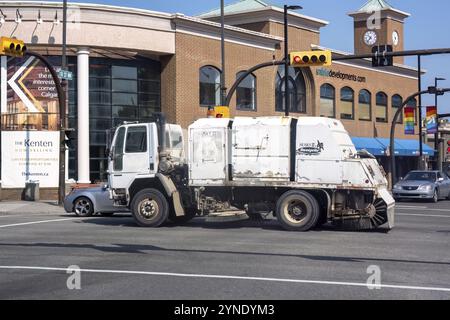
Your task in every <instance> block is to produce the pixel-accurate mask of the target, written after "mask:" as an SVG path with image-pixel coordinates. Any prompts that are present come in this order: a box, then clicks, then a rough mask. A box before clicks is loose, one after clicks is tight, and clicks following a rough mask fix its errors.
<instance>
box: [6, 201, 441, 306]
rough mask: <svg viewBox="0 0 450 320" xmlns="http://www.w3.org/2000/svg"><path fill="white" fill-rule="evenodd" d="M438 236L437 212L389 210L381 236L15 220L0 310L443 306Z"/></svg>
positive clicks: (117, 220) (268, 227)
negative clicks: (426, 302) (9, 303)
mask: <svg viewBox="0 0 450 320" xmlns="http://www.w3.org/2000/svg"><path fill="white" fill-rule="evenodd" d="M0 205H1V204H0ZM449 233H450V202H445V201H444V202H439V203H438V204H431V203H422V202H420V203H407V202H401V203H399V204H398V206H397V227H396V228H395V229H394V230H392V231H391V232H389V233H386V232H384V231H376V232H344V231H336V230H333V229H332V228H330V227H324V228H322V229H320V230H315V231H311V232H307V233H291V232H286V231H283V230H282V229H281V228H280V227H279V226H278V224H277V223H276V222H272V221H269V222H264V223H259V222H252V221H242V222H237V223H228V224H217V223H209V222H205V221H204V220H203V219H201V218H200V219H195V220H193V221H192V222H190V223H189V224H187V225H185V226H175V225H168V226H166V227H163V228H161V229H143V228H138V227H136V225H135V224H134V221H133V219H132V218H131V217H130V216H127V215H119V216H117V217H116V216H115V217H112V218H103V217H92V218H85V219H80V218H75V217H73V216H71V215H64V214H39V213H35V214H33V215H30V214H21V213H20V212H17V213H15V214H8V215H0V299H182V300H184V299H194V300H197V299H200V300H204V299H206V300H209V299H232V300H234V299H248V300H260V299H275V300H277V299H283V300H291V299H292V300H298V299H300V300H305V299H449V298H450V241H449ZM74 265H75V266H78V267H79V268H81V273H80V277H79V280H80V281H79V282H78V278H76V275H77V274H75V275H74V274H72V273H67V268H69V266H74ZM368 268H369V270H368ZM378 270H379V273H378ZM368 271H369V273H368ZM371 275H372V278H371V279H373V278H376V276H378V275H379V276H380V277H379V278H380V280H381V289H372V290H371V289H369V288H368V286H367V281H368V279H369V277H370V276H371ZM71 276H72V277H71ZM69 277H71V278H69ZM68 281H69V283H70V284H72V287H73V286H76V285H77V284H80V286H81V289H79V290H77V289H75V290H69V289H68V286H67V282H68ZM370 283H373V282H370Z"/></svg>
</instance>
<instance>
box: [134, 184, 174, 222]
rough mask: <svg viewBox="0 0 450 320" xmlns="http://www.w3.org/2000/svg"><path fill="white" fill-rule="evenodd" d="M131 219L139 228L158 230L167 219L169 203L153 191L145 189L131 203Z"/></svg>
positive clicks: (157, 192)
mask: <svg viewBox="0 0 450 320" xmlns="http://www.w3.org/2000/svg"><path fill="white" fill-rule="evenodd" d="M131 210H132V213H133V217H134V219H135V220H136V222H137V224H138V225H139V226H141V227H149V228H158V227H160V226H161V225H162V224H163V223H165V222H166V221H167V219H168V218H169V203H168V202H167V199H166V197H164V195H163V194H162V193H161V192H159V191H158V190H155V189H145V190H142V191H140V192H139V193H138V194H136V196H135V197H134V199H133V201H132V203H131Z"/></svg>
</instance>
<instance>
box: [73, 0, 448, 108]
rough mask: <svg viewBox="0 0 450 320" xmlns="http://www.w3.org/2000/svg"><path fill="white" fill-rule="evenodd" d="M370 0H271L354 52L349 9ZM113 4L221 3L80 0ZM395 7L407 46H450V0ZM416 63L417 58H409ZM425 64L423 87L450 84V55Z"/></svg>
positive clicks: (195, 7)
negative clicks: (316, 23) (402, 14)
mask: <svg viewBox="0 0 450 320" xmlns="http://www.w3.org/2000/svg"><path fill="white" fill-rule="evenodd" d="M236 1H237V0H231V1H226V3H232V2H236ZM365 1H366V0H338V1H337V0H289V1H287V0H285V1H283V0H281V1H280V0H270V1H269V2H270V3H272V4H274V5H280V6H282V5H283V4H290V5H291V4H299V5H301V6H303V8H304V9H303V10H302V11H301V13H303V14H306V15H310V16H313V17H317V18H321V19H324V20H327V21H329V22H330V25H329V26H327V27H325V28H323V29H322V36H321V45H323V46H326V47H329V48H333V49H338V50H343V51H347V52H353V20H352V18H350V17H348V16H347V15H346V13H348V12H350V11H354V10H356V9H358V8H359V7H361V6H362V5H363V4H364V3H365ZM76 2H91V3H102V4H110V5H119V6H128V7H136V8H144V9H150V10H155V11H163V12H169V13H175V12H178V13H184V14H187V15H196V14H199V13H203V12H206V11H209V10H210V9H215V8H217V7H219V6H220V1H219V0H195V1H185V0H148V1H143V0H139V1H137V0H128V1H126V2H125V1H119V0H92V1H91V0H79V1H76ZM388 2H389V3H390V4H391V5H392V6H394V7H395V8H397V9H399V10H402V11H406V12H409V13H411V17H410V18H408V19H407V20H406V23H405V41H406V44H405V49H406V50H413V49H429V48H450V34H449V31H450V17H449V13H450V1H448V0H428V1H422V0H388ZM407 64H409V65H412V66H416V64H417V59H416V58H413V59H411V58H409V59H407ZM422 67H423V68H425V69H426V70H427V71H428V73H427V75H426V76H424V77H423V88H426V87H427V86H429V85H432V84H434V77H436V76H437V77H444V78H447V79H448V80H447V81H442V82H441V83H440V86H442V87H444V86H445V87H450V55H442V56H432V57H424V58H423V59H422ZM423 105H434V97H431V96H426V97H425V98H424V99H423ZM439 112H450V94H448V95H447V96H444V97H441V98H440V100H439Z"/></svg>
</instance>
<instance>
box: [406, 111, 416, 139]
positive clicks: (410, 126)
mask: <svg viewBox="0 0 450 320" xmlns="http://www.w3.org/2000/svg"><path fill="white" fill-rule="evenodd" d="M415 109H416V108H414V107H406V108H405V134H409V135H413V134H415V131H414V127H415V119H414V118H415V117H414V114H415Z"/></svg>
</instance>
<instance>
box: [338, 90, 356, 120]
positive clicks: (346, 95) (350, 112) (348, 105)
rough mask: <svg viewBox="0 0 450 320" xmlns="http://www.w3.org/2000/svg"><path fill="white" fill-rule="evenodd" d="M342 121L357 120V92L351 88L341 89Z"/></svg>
mask: <svg viewBox="0 0 450 320" xmlns="http://www.w3.org/2000/svg"><path fill="white" fill-rule="evenodd" d="M340 109H341V119H348V120H353V119H355V92H354V91H353V89H352V88H350V87H344V88H342V89H341V108H340Z"/></svg>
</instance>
